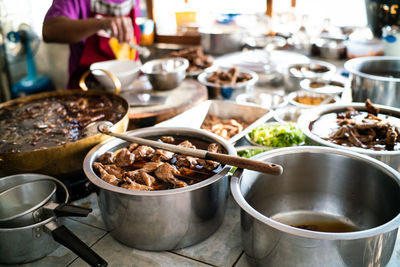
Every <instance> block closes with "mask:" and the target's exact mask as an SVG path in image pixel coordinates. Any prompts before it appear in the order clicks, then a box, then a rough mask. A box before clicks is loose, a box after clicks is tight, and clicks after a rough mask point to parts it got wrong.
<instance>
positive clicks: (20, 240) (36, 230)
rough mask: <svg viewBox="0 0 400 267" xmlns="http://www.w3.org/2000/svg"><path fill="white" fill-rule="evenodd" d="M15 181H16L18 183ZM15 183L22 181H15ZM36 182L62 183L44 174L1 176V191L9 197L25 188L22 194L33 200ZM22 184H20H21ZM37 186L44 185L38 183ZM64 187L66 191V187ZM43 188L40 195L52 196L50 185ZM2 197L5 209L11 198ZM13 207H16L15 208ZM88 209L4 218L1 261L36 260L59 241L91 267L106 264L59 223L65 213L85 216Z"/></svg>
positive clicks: (21, 261) (17, 262) (42, 210)
mask: <svg viewBox="0 0 400 267" xmlns="http://www.w3.org/2000/svg"><path fill="white" fill-rule="evenodd" d="M14 180H17V182H15V181H14ZM18 182H22V183H21V184H18ZM38 182H50V183H52V182H54V183H59V184H61V182H59V181H58V180H57V179H55V178H53V177H49V176H45V175H40V174H20V175H13V176H7V177H4V178H0V192H1V194H3V195H4V196H8V197H10V196H12V194H10V192H11V193H12V192H13V191H24V193H25V194H29V195H31V196H30V197H28V198H27V199H30V200H33V199H35V197H34V196H32V195H35V194H36V193H37V191H38V185H39V184H38ZM54 183H53V184H54ZM21 185H23V187H20V186H21ZM40 185H41V186H43V184H41V183H40ZM3 186H4V188H3ZM54 186H55V185H54ZM30 187H31V188H30ZM63 188H64V190H66V188H65V187H63ZM10 190H12V191H10ZM39 191H40V190H39ZM42 191H43V192H40V194H42V195H43V194H44V195H45V194H48V195H49V198H48V199H52V196H53V195H54V193H55V192H54V190H53V188H52V187H51V186H49V187H46V188H44V189H43V190H42ZM46 191H47V192H46ZM68 196H69V195H68V191H66V196H65V203H66V202H67V201H68ZM3 200H6V203H3V202H4V201H3V202H2V204H3V205H4V204H5V206H6V208H7V207H8V208H12V203H10V202H12V201H11V200H12V199H3ZM14 202H18V201H14ZM19 204H24V202H23V201H20V203H19ZM26 204H28V205H29V204H30V203H29V202H26ZM53 204H55V203H53ZM43 205H44V204H43ZM61 205H63V204H61ZM15 208H16V209H18V207H15ZM75 211H77V212H75ZM90 211H91V210H90V209H86V208H81V207H75V210H74V207H73V209H72V210H71V209H68V210H67V211H65V210H64V212H65V213H64V214H55V213H53V212H52V211H50V210H48V209H41V210H40V211H39V212H37V213H35V214H32V216H29V214H25V215H23V216H22V217H18V218H16V219H13V220H10V221H7V223H5V224H4V223H3V222H2V224H1V225H0V255H1V257H0V263H5V264H21V263H27V262H31V261H35V260H38V259H40V258H43V257H45V256H46V255H48V254H50V253H51V252H53V251H54V250H55V249H56V248H57V247H58V243H59V244H62V245H64V246H65V247H67V248H69V249H70V250H72V251H73V252H75V254H77V255H78V256H79V257H81V258H82V259H83V260H85V261H86V262H87V263H89V264H90V265H92V266H107V262H105V261H104V260H103V259H102V258H101V257H100V256H99V255H97V254H96V253H95V252H94V251H93V250H91V249H90V248H89V247H88V246H87V245H86V244H85V243H83V242H82V241H81V240H80V239H79V238H78V237H77V236H75V235H74V234H73V233H72V232H71V231H69V230H68V229H67V228H66V227H65V226H64V225H62V223H63V222H64V220H63V218H58V217H57V216H68V215H70V216H87V215H88V213H89V212H90ZM26 215H28V216H26Z"/></svg>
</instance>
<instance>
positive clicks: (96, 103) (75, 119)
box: [0, 95, 126, 153]
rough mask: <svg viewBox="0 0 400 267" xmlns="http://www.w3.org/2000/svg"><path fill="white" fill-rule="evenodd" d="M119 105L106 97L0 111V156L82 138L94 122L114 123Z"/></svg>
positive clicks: (121, 108) (46, 100) (73, 97)
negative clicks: (83, 132) (84, 130)
mask: <svg viewBox="0 0 400 267" xmlns="http://www.w3.org/2000/svg"><path fill="white" fill-rule="evenodd" d="M125 113H126V109H125V108H124V105H123V103H122V102H121V101H119V100H118V99H114V98H110V97H107V96H96V95H93V96H91V95H89V96H82V95H66V96H51V97H47V98H41V99H37V100H33V101H30V102H28V103H18V104H14V105H10V106H6V107H4V108H2V109H0V153H9V152H10V153H15V152H26V151H32V150H39V149H46V148H49V147H53V146H58V145H65V144H68V143H72V142H75V141H77V140H79V139H81V138H82V130H83V129H84V128H85V127H86V126H87V125H88V124H90V123H92V122H96V121H110V122H112V123H116V122H118V121H119V120H120V119H121V118H122V117H123V116H124V114H125Z"/></svg>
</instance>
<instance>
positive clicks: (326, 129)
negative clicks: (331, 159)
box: [309, 99, 400, 151]
mask: <svg viewBox="0 0 400 267" xmlns="http://www.w3.org/2000/svg"><path fill="white" fill-rule="evenodd" d="M365 107H366V109H367V111H359V110H355V109H354V108H351V107H350V108H347V110H346V111H343V112H338V113H328V114H324V115H322V116H320V117H319V118H318V119H317V120H315V121H313V122H311V123H310V126H309V128H310V131H311V132H312V133H314V134H316V135H317V136H319V137H320V138H322V139H324V140H327V141H330V142H332V143H334V144H338V145H342V146H347V147H359V148H364V149H371V150H376V151H399V150H400V119H399V118H396V117H393V116H390V115H386V114H379V108H377V107H375V106H374V105H373V104H372V103H371V101H370V100H369V99H368V100H367V101H366V102H365Z"/></svg>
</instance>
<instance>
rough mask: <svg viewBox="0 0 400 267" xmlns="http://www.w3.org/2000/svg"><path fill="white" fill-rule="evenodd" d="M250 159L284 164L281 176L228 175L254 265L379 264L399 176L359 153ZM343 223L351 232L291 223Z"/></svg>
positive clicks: (287, 152)
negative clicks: (348, 226)
mask: <svg viewBox="0 0 400 267" xmlns="http://www.w3.org/2000/svg"><path fill="white" fill-rule="evenodd" d="M254 159H258V160H263V161H271V162H274V163H277V164H282V166H284V167H285V171H284V173H283V175H282V176H280V177H278V178H277V177H273V176H271V175H266V174H262V173H257V172H252V171H247V170H245V171H243V174H241V173H240V172H239V173H235V174H234V175H233V177H232V179H231V191H232V194H233V197H234V198H235V200H236V202H237V203H238V204H239V206H240V207H241V227H242V240H243V246H244V250H245V253H246V254H247V256H248V260H249V262H250V263H252V264H253V265H256V266H283V267H285V266H357V267H362V266H368V267H370V266H385V265H386V263H387V262H388V261H389V259H390V257H391V255H392V252H393V248H394V245H395V241H396V236H397V231H398V227H399V225H400V215H399V214H400V174H399V173H398V172H397V171H395V170H394V169H392V168H390V167H389V166H387V165H385V164H383V163H381V162H379V161H377V160H375V159H373V158H370V157H367V156H365V155H361V154H358V153H354V152H351V151H346V150H339V149H332V148H326V147H290V148H282V149H276V150H272V151H269V152H264V153H262V154H259V155H257V156H255V157H254ZM307 222H308V223H316V224H319V223H322V222H332V223H339V222H340V223H346V224H347V225H351V226H354V228H355V229H356V231H354V232H337V233H335V232H317V231H310V230H305V229H300V228H297V227H293V226H290V225H296V224H298V223H300V224H307Z"/></svg>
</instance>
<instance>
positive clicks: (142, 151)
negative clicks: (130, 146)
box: [133, 146, 154, 160]
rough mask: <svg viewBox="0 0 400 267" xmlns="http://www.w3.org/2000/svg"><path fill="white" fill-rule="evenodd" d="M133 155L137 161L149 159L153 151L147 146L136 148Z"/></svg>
mask: <svg viewBox="0 0 400 267" xmlns="http://www.w3.org/2000/svg"><path fill="white" fill-rule="evenodd" d="M133 154H135V157H136V159H137V160H143V159H150V158H151V157H152V156H153V154H154V149H153V148H151V147H149V146H138V147H137V148H136V149H135V150H134V151H133Z"/></svg>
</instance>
